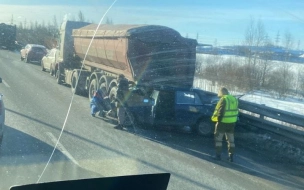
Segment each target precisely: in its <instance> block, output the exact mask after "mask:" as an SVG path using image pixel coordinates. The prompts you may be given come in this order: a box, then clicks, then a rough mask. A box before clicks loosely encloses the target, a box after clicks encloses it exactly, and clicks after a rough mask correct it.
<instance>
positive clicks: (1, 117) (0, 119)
mask: <svg viewBox="0 0 304 190" xmlns="http://www.w3.org/2000/svg"><path fill="white" fill-rule="evenodd" d="M0 83H2V79H1V78H0ZM2 97H3V95H2V94H1V93H0V146H1V144H2V139H3V133H4V132H3V131H4V121H5V108H4V103H3V98H2Z"/></svg>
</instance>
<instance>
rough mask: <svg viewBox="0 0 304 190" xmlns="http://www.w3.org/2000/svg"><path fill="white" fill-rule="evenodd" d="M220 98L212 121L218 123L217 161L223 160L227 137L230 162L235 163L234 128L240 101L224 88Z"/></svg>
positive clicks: (219, 93)
mask: <svg viewBox="0 0 304 190" xmlns="http://www.w3.org/2000/svg"><path fill="white" fill-rule="evenodd" d="M218 97H220V100H219V102H218V103H217V105H216V107H215V110H214V113H213V116H212V118H211V119H212V121H214V122H216V124H215V131H214V138H215V151H216V155H215V159H216V160H221V153H222V139H223V136H224V135H225V137H226V141H227V144H228V154H229V155H228V156H229V161H230V162H233V154H234V149H235V144H234V127H235V123H236V121H237V118H238V100H237V99H236V98H235V97H234V96H232V95H229V92H228V90H227V89H226V88H224V87H222V88H221V89H220V90H219V92H218Z"/></svg>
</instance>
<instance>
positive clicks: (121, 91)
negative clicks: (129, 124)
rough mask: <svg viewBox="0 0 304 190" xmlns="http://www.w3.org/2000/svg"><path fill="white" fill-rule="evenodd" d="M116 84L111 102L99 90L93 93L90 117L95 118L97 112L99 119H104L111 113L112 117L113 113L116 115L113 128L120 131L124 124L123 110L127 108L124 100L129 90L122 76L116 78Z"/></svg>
mask: <svg viewBox="0 0 304 190" xmlns="http://www.w3.org/2000/svg"><path fill="white" fill-rule="evenodd" d="M117 82H118V85H117V91H116V96H115V97H114V99H113V100H112V102H110V101H111V100H110V99H109V97H108V96H106V94H105V92H103V91H102V90H101V89H99V90H97V91H96V92H95V93H94V95H93V98H92V99H91V102H90V108H91V116H92V117H95V115H96V113H97V112H99V116H100V117H106V115H110V114H111V113H112V115H115V114H113V113H116V114H117V120H118V125H117V126H115V128H117V129H122V128H123V127H124V122H125V114H126V110H125V109H126V106H127V103H126V101H125V98H126V93H127V91H128V89H129V84H128V80H127V79H126V78H125V77H124V75H122V74H121V75H119V76H118V80H117Z"/></svg>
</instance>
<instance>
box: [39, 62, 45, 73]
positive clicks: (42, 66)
mask: <svg viewBox="0 0 304 190" xmlns="http://www.w3.org/2000/svg"><path fill="white" fill-rule="evenodd" d="M40 64H41V71H45V68H44V64H43V61H42V60H41V61H40Z"/></svg>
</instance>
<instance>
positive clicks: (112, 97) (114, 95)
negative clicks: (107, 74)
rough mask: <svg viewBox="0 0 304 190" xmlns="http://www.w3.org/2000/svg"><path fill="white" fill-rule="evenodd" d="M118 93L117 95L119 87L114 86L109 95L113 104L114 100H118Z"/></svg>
mask: <svg viewBox="0 0 304 190" xmlns="http://www.w3.org/2000/svg"><path fill="white" fill-rule="evenodd" d="M116 93H117V86H113V87H112V88H111V90H110V93H109V98H110V100H111V102H112V101H113V100H115V98H116Z"/></svg>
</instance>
